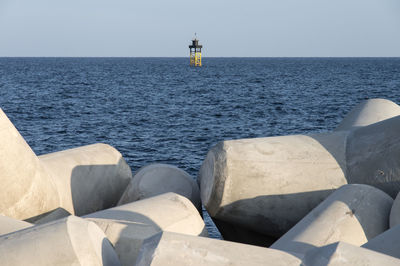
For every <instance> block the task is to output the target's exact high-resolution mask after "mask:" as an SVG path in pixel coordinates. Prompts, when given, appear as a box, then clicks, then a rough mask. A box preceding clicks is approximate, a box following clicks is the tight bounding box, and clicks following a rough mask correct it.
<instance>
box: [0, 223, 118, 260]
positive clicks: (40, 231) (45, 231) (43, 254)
mask: <svg viewBox="0 0 400 266" xmlns="http://www.w3.org/2000/svg"><path fill="white" fill-rule="evenodd" d="M0 265H5V266H7V265H10V266H16V265H120V263H119V261H118V257H117V255H116V253H115V251H114V249H113V247H112V245H111V244H110V242H109V241H108V240H107V238H106V237H105V235H104V233H103V232H102V231H101V230H100V228H98V227H97V225H96V224H94V223H92V222H89V221H86V220H84V219H81V218H78V217H75V216H70V217H68V218H65V219H62V220H58V221H56V222H52V223H47V224H44V225H39V226H34V227H30V228H27V229H23V230H20V231H17V232H14V233H11V234H7V235H3V236H0Z"/></svg>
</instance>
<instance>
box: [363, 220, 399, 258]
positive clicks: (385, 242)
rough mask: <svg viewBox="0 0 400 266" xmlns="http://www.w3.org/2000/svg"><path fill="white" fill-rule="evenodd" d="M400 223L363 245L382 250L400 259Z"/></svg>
mask: <svg viewBox="0 0 400 266" xmlns="http://www.w3.org/2000/svg"><path fill="white" fill-rule="evenodd" d="M399 239H400V225H396V226H394V227H392V228H390V229H389V230H387V231H385V232H383V233H382V234H380V235H378V236H377V237H374V238H373V239H371V240H369V241H368V242H367V243H365V244H364V245H362V247H363V248H367V249H370V250H373V251H376V252H380V253H383V254H386V255H389V256H392V257H395V258H399V259H400V241H399Z"/></svg>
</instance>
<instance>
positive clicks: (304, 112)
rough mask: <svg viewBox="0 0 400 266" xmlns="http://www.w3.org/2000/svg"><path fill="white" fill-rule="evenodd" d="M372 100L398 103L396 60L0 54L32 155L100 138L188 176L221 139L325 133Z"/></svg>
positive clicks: (15, 117)
mask: <svg viewBox="0 0 400 266" xmlns="http://www.w3.org/2000/svg"><path fill="white" fill-rule="evenodd" d="M371 98H385V99H389V100H391V101H394V102H395V103H397V104H400V58H207V57H205V58H203V66H202V67H191V66H189V58H0V108H1V109H2V110H3V111H4V112H5V113H6V114H7V116H8V117H9V118H10V120H11V121H12V122H13V123H14V125H15V126H16V128H17V129H18V130H19V132H20V133H21V135H22V136H23V137H24V138H25V140H26V141H27V142H28V144H29V145H30V146H31V147H32V149H33V150H34V151H35V153H36V154H37V155H42V154H46V153H51V152H55V151H60V150H65V149H70V148H74V147H78V146H83V145H88V144H93V143H98V142H102V143H107V144H110V145H112V146H113V147H115V148H116V149H118V150H119V151H120V152H121V153H122V155H123V157H124V158H125V160H126V161H127V163H128V164H129V166H130V167H131V169H132V171H133V172H135V171H137V170H138V169H139V168H140V167H143V166H146V165H148V164H151V163H166V164H171V165H175V166H177V167H179V168H181V169H183V170H185V171H186V172H188V173H189V174H190V175H191V176H192V177H193V178H194V179H196V178H197V174H198V171H199V168H200V166H201V164H202V161H203V160H204V158H205V156H206V154H207V152H208V150H209V149H210V148H211V147H212V146H213V145H215V144H216V143H218V142H220V141H222V140H229V139H241V138H258V137H268V136H280V135H291V134H308V133H316V132H326V131H330V130H332V129H334V128H335V127H336V126H337V125H338V124H339V123H340V121H341V120H342V119H343V117H344V116H345V115H346V114H347V113H348V112H349V111H350V110H351V109H352V108H353V107H354V106H355V105H357V104H358V103H360V102H361V101H363V100H366V99H371ZM204 217H205V222H206V224H207V228H208V230H209V232H210V236H211V237H215V238H220V237H221V236H220V235H219V232H218V230H217V229H216V228H215V226H214V225H213V223H212V221H211V219H210V218H209V216H208V215H207V213H206V211H204Z"/></svg>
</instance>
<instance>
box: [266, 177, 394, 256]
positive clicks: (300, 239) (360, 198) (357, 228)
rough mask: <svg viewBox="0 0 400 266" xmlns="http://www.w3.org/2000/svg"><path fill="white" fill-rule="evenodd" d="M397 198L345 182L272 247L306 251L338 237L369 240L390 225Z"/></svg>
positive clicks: (355, 242) (352, 241) (354, 241)
mask: <svg viewBox="0 0 400 266" xmlns="http://www.w3.org/2000/svg"><path fill="white" fill-rule="evenodd" d="M392 203H393V199H392V198H391V197H390V196H389V195H387V194H386V193H384V192H382V191H380V190H379V189H377V188H374V187H371V186H368V185H358V184H352V185H344V186H342V187H341V188H339V189H338V190H336V191H335V192H333V193H332V194H331V195H330V196H329V197H328V198H326V199H325V200H324V201H323V202H322V203H321V204H320V205H318V206H317V207H316V208H315V209H313V210H312V211H311V212H310V213H309V214H307V216H306V217H304V218H303V219H302V220H301V221H300V222H299V223H297V224H296V225H295V226H294V227H293V228H292V229H290V230H289V231H288V232H287V233H286V234H284V235H283V236H282V237H281V238H280V239H278V240H277V241H276V242H275V243H274V244H273V245H272V246H271V248H275V249H279V250H283V251H287V252H293V253H297V254H305V253H306V252H307V251H308V250H310V249H313V248H315V247H321V246H325V245H328V244H332V243H335V242H338V241H343V242H347V243H350V244H353V245H356V246H360V245H362V244H365V243H366V242H367V241H368V240H369V239H372V238H374V237H376V236H377V235H379V234H381V233H383V232H384V231H386V230H387V229H388V228H389V214H390V208H391V206H392Z"/></svg>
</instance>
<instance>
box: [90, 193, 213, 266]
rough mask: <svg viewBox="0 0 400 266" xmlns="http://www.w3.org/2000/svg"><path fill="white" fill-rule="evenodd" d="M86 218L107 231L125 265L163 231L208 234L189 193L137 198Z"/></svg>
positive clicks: (130, 262)
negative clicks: (184, 195)
mask: <svg viewBox="0 0 400 266" xmlns="http://www.w3.org/2000/svg"><path fill="white" fill-rule="evenodd" d="M84 218H86V219H89V220H91V221H93V222H95V223H96V224H97V225H98V226H99V227H100V228H101V229H102V230H103V231H104V233H105V234H106V235H107V237H108V239H109V240H110V241H111V243H112V244H113V245H114V247H115V251H116V252H117V254H118V256H119V259H120V261H121V264H122V265H132V262H133V261H135V260H136V258H137V255H138V252H139V249H140V247H141V245H142V242H143V240H144V239H146V238H148V237H150V236H152V235H154V234H156V233H158V232H160V231H170V232H176V233H182V234H187V235H195V236H197V235H201V236H207V230H206V227H205V224H204V221H203V220H202V218H201V216H200V214H199V212H198V211H197V209H196V208H195V207H194V206H193V204H192V203H191V202H190V201H189V200H188V199H187V198H186V197H183V196H181V195H178V194H175V193H166V194H162V195H158V196H155V197H151V198H147V199H144V200H140V201H135V202H132V203H128V204H125V205H121V206H118V207H115V208H111V209H108V210H103V211H100V212H96V213H92V214H89V215H86V216H84Z"/></svg>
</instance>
